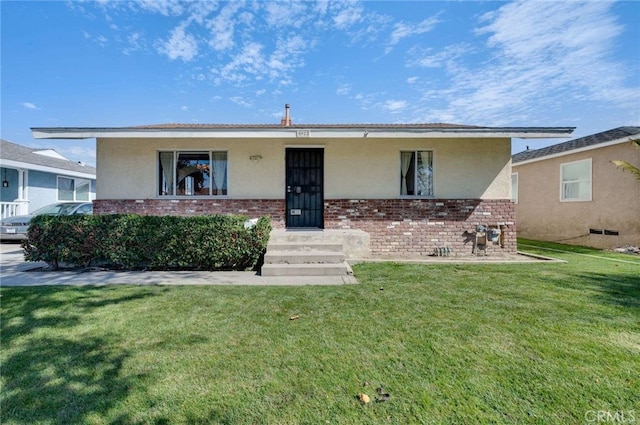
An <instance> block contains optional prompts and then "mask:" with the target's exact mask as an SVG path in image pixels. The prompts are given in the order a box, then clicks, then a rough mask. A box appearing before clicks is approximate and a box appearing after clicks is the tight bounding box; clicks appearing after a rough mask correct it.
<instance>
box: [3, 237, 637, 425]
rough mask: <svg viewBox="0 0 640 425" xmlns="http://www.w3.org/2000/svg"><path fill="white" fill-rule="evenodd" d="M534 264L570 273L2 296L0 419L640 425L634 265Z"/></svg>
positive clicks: (505, 271) (416, 274)
mask: <svg viewBox="0 0 640 425" xmlns="http://www.w3.org/2000/svg"><path fill="white" fill-rule="evenodd" d="M532 243H533V244H535V243H534V242H531V241H527V244H528V245H530V244H532ZM524 250H535V248H531V247H528V248H527V249H524ZM539 253H541V254H545V255H550V256H553V257H558V258H562V259H564V260H567V261H568V263H546V264H513V265H505V264H494V265H399V264H392V263H386V264H364V265H358V266H356V267H354V270H355V273H356V275H357V277H358V281H359V282H360V283H359V284H358V285H347V286H327V287H305V286H302V287H227V286H211V287H186V286H184V287H160V286H156V287H142V286H140V287H138V286H112V287H104V288H72V287H53V288H52V287H40V288H2V292H1V294H2V298H1V304H2V310H1V313H2V329H1V330H2V334H1V338H2V339H1V353H0V360H1V361H2V370H1V377H0V379H1V383H2V388H1V395H0V402H1V405H0V406H1V409H2V411H1V416H0V418H1V421H2V423H3V424H45V423H47V424H48V423H52V424H53V423H60V424H72V423H82V424H85V423H87V424H176V423H177V424H180V423H189V424H199V423H227V424H255V423H257V424H260V423H264V424H299V423H309V424H325V423H331V424H359V423H367V424H368V423H393V424H400V423H402V424H404V423H442V424H451V423H470V424H476V423H505V424H512V423H540V424H553V423H557V424H568V423H590V422H589V421H591V423H593V421H592V419H594V418H596V419H597V417H596V416H594V415H595V414H597V412H608V413H609V415H610V417H613V415H617V416H616V417H617V418H620V415H626V418H627V420H628V419H630V418H631V417H633V418H634V419H635V420H636V421H640V396H639V394H640V372H639V371H640V259H638V258H637V257H631V256H625V255H617V256H616V255H613V254H607V256H608V257H609V258H618V259H624V260H625V262H614V261H610V260H608V259H597V258H592V257H586V256H583V255H577V254H573V253H567V254H565V253H559V252H550V251H543V250H540V251H539ZM627 260H629V261H632V262H633V261H637V264H632V263H630V262H626V261H627ZM292 316H298V318H297V319H296V320H290V318H291V317H292ZM365 382H368V385H366V386H365ZM381 385H382V386H383V387H384V390H385V392H387V393H389V394H390V399H389V400H388V401H382V402H376V401H375V399H376V397H379V395H378V394H377V392H376V389H377V388H378V387H379V386H381ZM360 393H366V394H368V395H369V397H370V398H371V399H372V402H371V403H369V404H366V405H365V404H363V403H361V402H360V401H359V400H358V398H357V396H358V394H360Z"/></svg>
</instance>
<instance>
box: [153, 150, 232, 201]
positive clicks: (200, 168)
mask: <svg viewBox="0 0 640 425" xmlns="http://www.w3.org/2000/svg"><path fill="white" fill-rule="evenodd" d="M158 183H159V187H158V195H160V196H173V195H177V196H223V195H226V194H227V153H226V152H190V151H189V152H186V151H185V152H183V151H165V152H159V153H158Z"/></svg>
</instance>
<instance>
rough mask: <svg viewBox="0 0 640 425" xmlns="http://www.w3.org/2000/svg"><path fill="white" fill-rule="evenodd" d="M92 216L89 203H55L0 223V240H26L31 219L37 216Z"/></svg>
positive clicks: (91, 205) (91, 208) (91, 206)
mask: <svg viewBox="0 0 640 425" xmlns="http://www.w3.org/2000/svg"><path fill="white" fill-rule="evenodd" d="M41 214H47V215H72V214H93V204H92V203H91V202H57V203H55V204H51V205H47V206H45V207H42V208H40V209H37V210H35V211H34V212H32V213H31V214H28V215H16V216H14V217H8V218H5V219H4V220H2V222H0V240H3V241H16V240H22V239H27V230H28V229H29V223H30V222H31V219H32V218H33V217H35V216H37V215H41Z"/></svg>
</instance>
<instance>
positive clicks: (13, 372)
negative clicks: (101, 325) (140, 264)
mask: <svg viewBox="0 0 640 425" xmlns="http://www.w3.org/2000/svg"><path fill="white" fill-rule="evenodd" d="M108 290H109V289H107V288H103V289H76V288H74V289H69V288H64V289H63V288H42V287H41V288H29V289H23V288H21V289H13V288H12V289H8V290H7V289H5V290H3V291H2V311H3V318H2V319H3V320H2V345H3V348H2V351H5V352H8V353H10V354H8V355H7V354H4V355H3V361H2V365H1V376H2V381H3V390H2V393H3V394H2V396H1V397H0V399H1V400H2V404H1V406H2V419H3V422H6V423H18V424H21V423H25V424H26V423H35V422H47V423H65V424H67V423H86V422H91V418H93V420H94V421H95V420H96V419H97V418H100V417H101V416H103V415H104V414H106V413H107V412H108V411H109V409H111V408H112V407H114V405H116V404H117V403H118V402H119V401H120V400H123V399H124V398H125V397H126V395H127V394H128V393H129V391H130V388H131V386H132V385H133V381H134V380H135V379H137V378H139V377H134V376H131V377H127V376H122V374H121V369H122V365H123V363H124V361H125V360H126V359H127V357H129V355H130V354H129V353H128V352H127V351H123V350H122V349H119V348H115V346H116V344H115V343H112V340H111V338H110V337H109V335H97V336H96V335H92V336H87V337H84V336H82V335H81V334H79V333H78V330H77V329H74V330H73V331H72V330H71V328H73V327H75V326H81V325H82V319H83V317H82V316H83V315H84V314H88V313H91V312H92V311H93V310H95V309H99V308H102V307H104V306H106V305H109V304H119V303H123V302H127V301H131V300H135V299H140V298H145V297H147V296H153V295H156V294H157V292H149V291H144V290H142V289H137V290H135V292H133V293H131V294H129V295H127V296H114V297H113V298H110V297H109V296H108V295H107V296H106V297H105V294H104V291H108ZM67 330H68V331H69V333H70V334H71V335H72V336H69V335H67V334H66V331H67Z"/></svg>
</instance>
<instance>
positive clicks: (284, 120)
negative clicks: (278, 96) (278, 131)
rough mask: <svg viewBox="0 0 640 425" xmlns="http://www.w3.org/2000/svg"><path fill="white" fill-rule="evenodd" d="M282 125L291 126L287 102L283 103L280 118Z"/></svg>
mask: <svg viewBox="0 0 640 425" xmlns="http://www.w3.org/2000/svg"><path fill="white" fill-rule="evenodd" d="M280 125H281V126H283V127H291V117H290V116H289V104H288V103H287V104H286V105H284V118H282V119H281V120H280Z"/></svg>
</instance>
